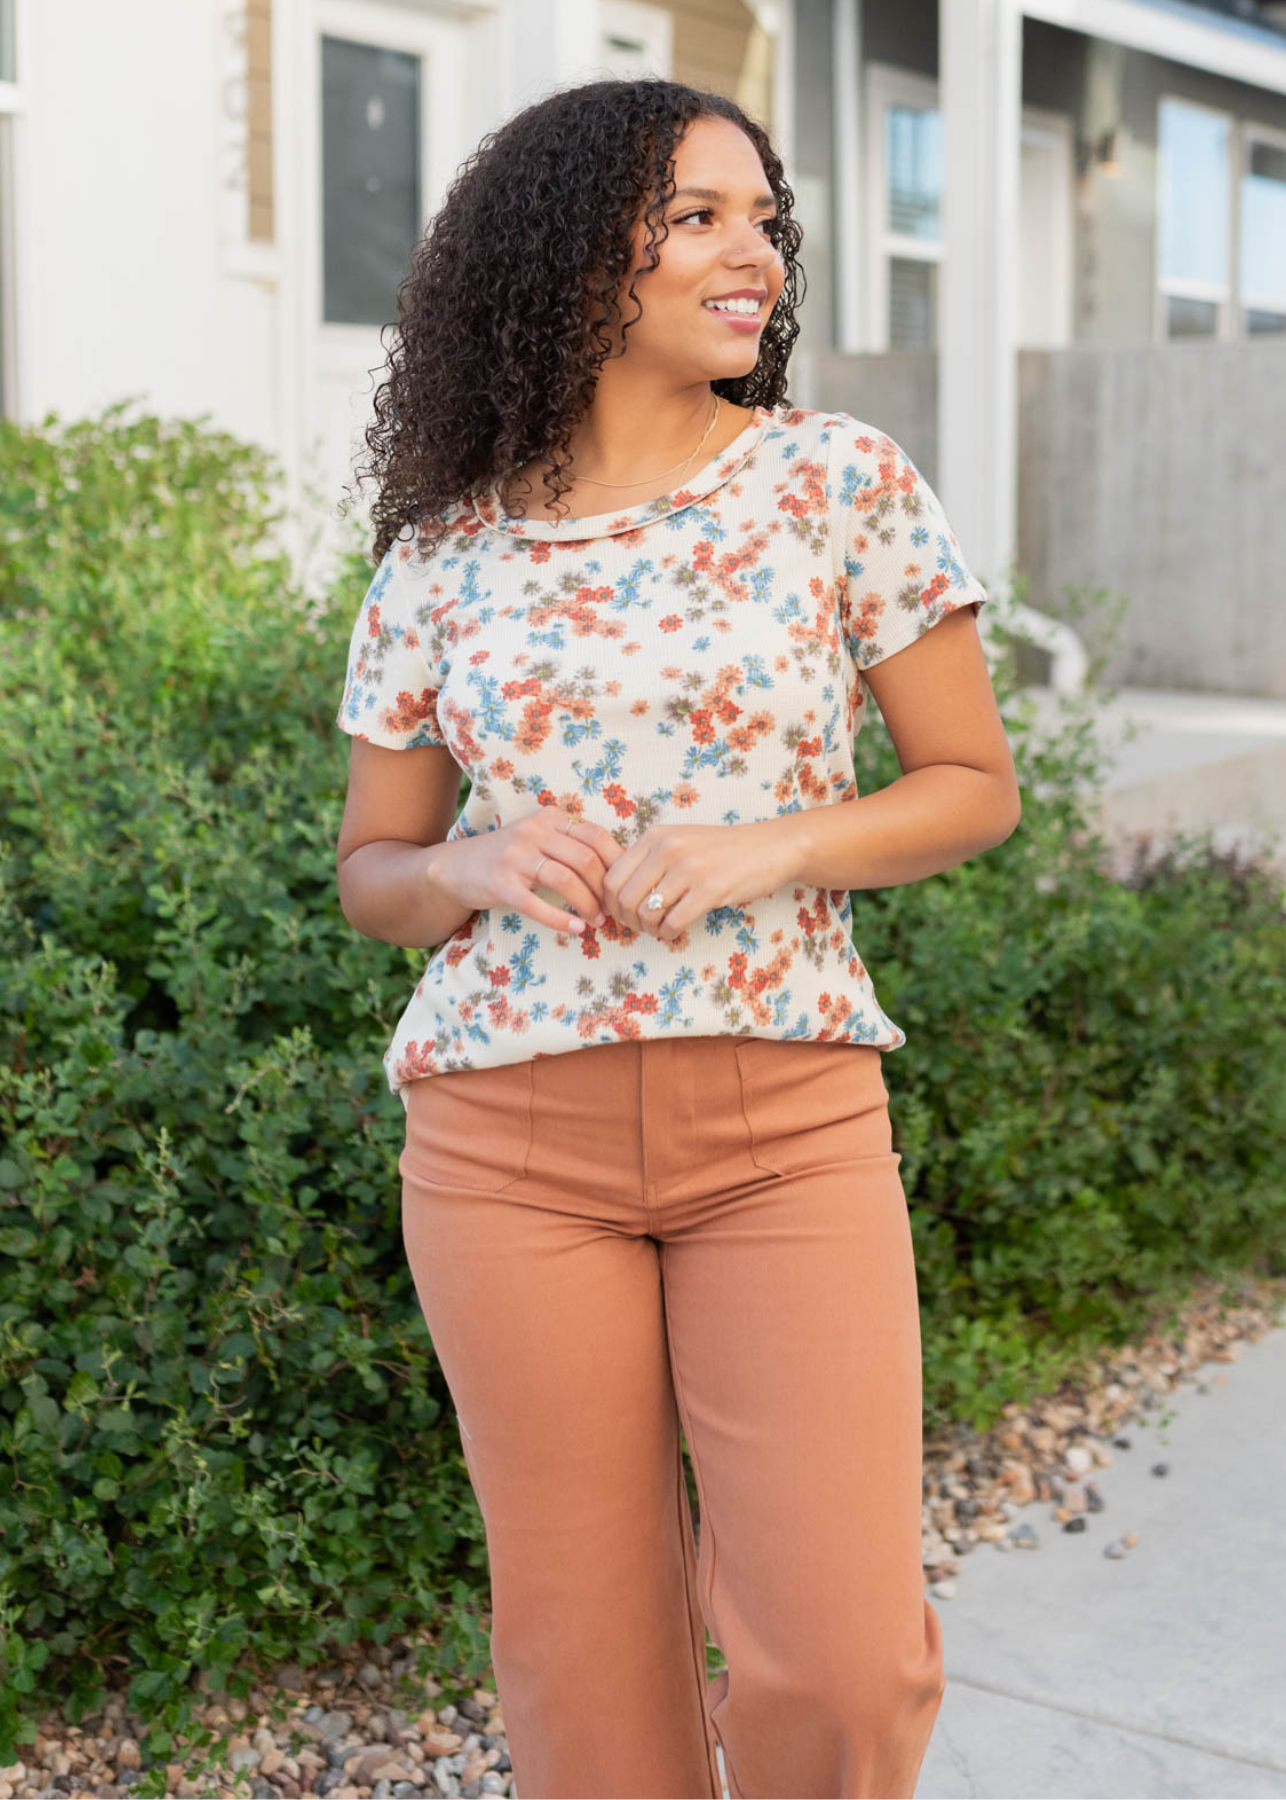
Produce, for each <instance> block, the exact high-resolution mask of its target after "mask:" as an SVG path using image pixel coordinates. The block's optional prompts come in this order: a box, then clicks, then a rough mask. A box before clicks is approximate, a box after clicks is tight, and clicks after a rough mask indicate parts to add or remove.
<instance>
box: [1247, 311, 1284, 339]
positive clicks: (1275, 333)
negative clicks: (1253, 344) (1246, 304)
mask: <svg viewBox="0 0 1286 1800" xmlns="http://www.w3.org/2000/svg"><path fill="white" fill-rule="evenodd" d="M1244 317H1245V333H1246V336H1247V337H1283V336H1286V313H1270V312H1255V311H1253V310H1252V311H1249V312H1247V313H1246V314H1245V315H1244Z"/></svg>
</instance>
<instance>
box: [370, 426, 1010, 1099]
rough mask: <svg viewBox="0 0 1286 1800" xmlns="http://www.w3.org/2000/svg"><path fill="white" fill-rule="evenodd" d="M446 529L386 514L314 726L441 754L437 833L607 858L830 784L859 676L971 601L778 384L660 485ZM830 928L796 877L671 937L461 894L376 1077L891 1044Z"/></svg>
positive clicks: (847, 783)
mask: <svg viewBox="0 0 1286 1800" xmlns="http://www.w3.org/2000/svg"><path fill="white" fill-rule="evenodd" d="M450 524H451V529H450V531H449V533H448V535H447V536H446V537H445V538H444V539H443V540H442V542H441V543H440V544H439V545H438V547H437V549H436V550H435V551H432V552H430V553H429V554H428V555H427V556H426V555H425V553H424V552H423V550H422V549H421V547H420V545H419V543H418V540H417V534H416V532H415V529H414V527H413V526H412V525H408V526H406V527H404V528H403V531H402V532H401V533H400V535H399V537H398V538H397V539H396V540H395V541H394V543H393V544H392V545H391V547H390V549H389V551H388V554H387V555H386V556H385V557H384V560H383V561H382V563H381V564H380V567H379V569H378V570H377V571H376V573H375V576H374V579H373V580H372V582H371V585H370V588H369V589H368V591H367V593H366V595H365V597H364V599H363V601H362V605H361V608H360V610H359V612H358V615H357V619H356V622H355V624H354V627H353V633H352V641H351V644H350V647H349V657H348V675H347V682H346V685H345V688H344V695H343V700H342V703H341V705H340V708H339V714H338V718H337V720H336V723H337V724H338V725H339V727H340V728H341V730H343V731H347V732H349V733H351V734H352V735H353V736H354V737H358V738H364V739H366V740H368V741H369V742H370V743H373V744H384V745H387V746H389V747H390V748H392V749H412V748H415V747H416V746H418V745H423V744H436V745H444V746H445V747H446V748H447V749H448V750H449V751H450V752H451V755H452V756H453V758H454V759H455V761H456V762H457V763H458V764H459V765H460V767H461V768H462V769H463V770H465V771H466V772H467V774H468V776H469V781H470V788H469V795H468V798H467V800H466V802H465V804H464V806H463V808H462V809H461V812H460V815H459V817H458V818H457V819H456V820H455V822H454V823H453V824H452V826H451V828H450V830H449V831H448V833H447V838H448V841H449V840H451V839H456V838H462V837H473V836H476V835H477V834H478V833H480V832H485V831H493V830H495V829H497V828H498V827H500V826H503V825H508V824H510V823H511V822H513V821H514V820H517V819H521V818H524V817H525V816H526V815H527V814H529V813H530V812H531V811H532V809H533V808H534V807H537V806H558V807H561V808H563V809H564V810H565V811H566V812H568V813H571V814H572V815H574V816H575V817H577V818H584V819H590V820H594V821H596V822H597V823H599V824H601V825H604V826H605V827H606V828H607V829H608V830H609V831H610V832H611V834H612V836H613V837H614V838H615V839H616V841H617V842H618V843H619V844H621V845H622V846H623V847H625V846H628V845H630V844H631V843H633V842H634V841H635V839H636V838H637V837H639V836H640V835H641V834H642V833H643V832H644V831H645V830H646V829H647V828H648V827H649V826H652V825H654V824H658V823H662V822H666V821H681V822H685V823H700V824H709V825H736V824H739V823H741V822H743V821H747V820H758V819H765V818H772V817H775V816H777V815H779V814H781V813H788V812H795V811H798V810H799V809H800V808H802V807H808V806H825V805H829V804H831V803H832V802H835V801H848V800H855V799H856V798H857V784H856V779H855V775H854V766H853V741H854V738H855V736H856V734H857V732H858V730H859V729H860V728H861V724H862V719H863V716H864V712H865V698H866V696H865V693H864V691H863V686H864V684H863V682H862V680H861V674H862V671H863V670H866V669H869V668H871V667H872V666H873V665H874V664H875V663H878V662H882V661H883V660H884V658H885V657H886V656H892V655H894V654H895V653H896V652H897V651H899V650H902V649H904V648H905V647H906V646H907V645H908V644H911V643H913V642H914V641H915V639H916V638H917V637H920V636H921V635H922V634H923V633H924V632H926V631H928V630H930V629H931V628H932V627H933V626H934V625H936V624H937V623H938V621H939V620H940V619H943V618H945V617H946V616H947V614H948V613H950V612H955V611H956V610H957V609H958V608H960V607H962V606H973V607H974V608H975V611H976V610H977V609H978V608H979V607H980V605H981V603H982V602H984V601H985V600H986V599H987V594H986V590H985V589H984V588H983V587H982V585H981V584H980V583H979V582H978V581H977V580H976V579H975V578H974V577H973V576H972V575H971V574H970V573H969V571H968V569H967V568H966V567H965V566H964V564H963V562H962V561H961V557H960V551H959V546H958V545H957V543H956V539H955V536H954V534H953V533H952V530H951V527H950V525H949V524H948V523H947V520H946V518H945V516H944V514H943V511H942V507H941V505H940V503H939V501H938V499H937V496H936V495H935V494H934V493H933V491H932V489H931V488H930V487H929V484H928V483H927V482H926V481H925V480H924V477H923V476H922V475H921V474H920V473H919V471H918V470H917V469H916V467H915V465H914V464H913V463H912V462H911V460H910V458H909V457H908V456H907V455H906V453H905V452H904V451H903V450H902V449H900V448H899V446H898V445H897V444H896V443H894V441H893V439H892V438H890V437H889V436H888V435H887V434H886V433H885V432H882V431H879V430H877V429H876V428H875V427H874V426H871V425H865V424H863V423H861V421H860V420H857V419H854V418H852V417H851V416H850V415H849V414H848V413H844V412H819V411H814V410H810V409H807V408H801V407H795V406H791V405H790V404H789V403H787V402H785V401H782V402H780V403H779V404H778V405H777V406H775V407H764V406H760V407H756V408H755V409H754V412H753V414H752V416H751V418H750V419H749V420H748V421H747V424H746V427H745V429H744V431H742V433H741V435H740V436H739V437H737V438H735V439H734V440H733V442H732V443H731V444H729V445H728V447H727V448H726V449H725V450H724V451H722V452H721V453H720V454H719V455H718V456H716V457H714V458H713V459H712V460H711V461H710V462H708V463H707V464H706V465H705V466H704V467H703V468H702V469H700V470H699V471H698V473H697V474H696V475H695V476H694V477H693V478H692V479H691V480H690V481H689V482H688V483H687V485H686V486H684V487H682V488H680V489H678V490H677V491H676V492H674V493H670V494H666V495H664V496H663V497H661V498H659V499H654V500H648V501H645V502H643V503H642V504H641V505H637V506H627V507H625V508H624V509H623V510H621V511H617V512H604V513H596V514H594V515H592V516H590V517H585V516H582V517H580V518H574V517H573V518H569V519H566V520H551V519H541V518H534V517H533V518H525V517H523V516H521V515H512V514H509V513H507V512H505V511H504V509H503V506H502V504H501V501H500V498H499V495H498V493H497V491H496V488H495V486H494V485H492V484H479V485H477V486H476V487H475V489H474V490H473V491H471V492H470V493H469V494H467V495H466V496H465V497H464V498H463V499H462V501H461V502H460V504H459V506H458V508H457V509H456V511H455V512H454V513H453V514H452V517H451V520H450ZM535 892H536V893H537V894H538V895H540V896H541V897H542V898H544V899H546V900H548V901H550V902H551V903H552V904H554V905H557V906H560V907H566V905H567V902H566V900H565V899H564V898H563V897H562V896H561V895H560V894H558V893H557V892H556V891H555V890H554V889H552V888H545V887H543V886H541V885H540V884H537V885H536V888H535ZM859 900H860V890H859ZM852 927H853V913H852V896H851V894H850V893H849V892H848V890H846V889H842V888H818V887H812V886H810V885H808V884H806V883H804V882H800V881H794V882H791V883H789V884H788V885H786V886H783V887H781V888H780V889H778V890H777V891H776V892H775V893H774V894H772V895H771V896H770V897H769V898H768V899H763V900H756V901H754V902H752V903H750V904H746V905H740V906H720V907H717V908H715V909H713V910H711V911H710V912H707V913H706V914H705V915H704V917H703V918H701V919H699V920H697V921H696V922H694V923H693V924H692V925H690V926H689V927H688V929H687V930H686V931H684V932H681V933H680V935H679V936H678V937H677V938H675V939H673V940H671V941H669V942H666V941H663V940H662V939H660V938H657V937H654V936H652V935H650V934H648V933H636V932H632V931H630V930H629V929H628V928H626V927H625V926H621V925H618V924H617V923H616V921H615V920H614V919H612V918H611V917H610V916H609V918H608V920H607V922H606V924H605V925H603V926H601V927H599V928H595V927H594V926H593V925H592V924H587V925H586V928H585V931H584V935H583V936H581V935H578V934H576V933H575V932H571V931H561V930H557V929H553V928H551V927H549V926H547V925H542V924H537V923H536V922H535V921H534V920H532V919H530V918H528V917H527V916H526V915H525V914H523V913H520V912H516V911H515V910H513V908H512V907H510V906H498V907H489V908H485V909H481V910H479V911H476V912H474V913H473V914H472V915H471V916H470V917H469V918H468V919H466V920H465V922H464V923H463V924H462V925H461V926H460V927H459V929H458V930H457V931H455V932H453V933H452V935H451V936H450V938H448V939H447V941H446V942H445V943H444V944H441V945H440V946H438V948H437V949H436V950H435V951H434V953H433V955H432V956H431V957H430V958H429V961H428V964H427V966H426V968H425V971H424V974H423V975H422V977H421V978H420V980H419V982H418V983H417V984H416V987H415V991H414V993H413V994H412V996H411V998H410V1000H409V1002H408V1004H407V1006H406V1008H405V1010H404V1011H403V1013H402V1016H401V1019H400V1020H399V1022H398V1025H397V1028H396V1030H395V1033H394V1036H393V1039H392V1041H391V1043H390V1044H389V1046H388V1048H387V1050H386V1051H385V1053H384V1057H383V1062H384V1069H385V1074H386V1076H387V1079H388V1084H389V1087H390V1088H391V1090H392V1091H393V1093H395V1094H398V1095H399V1096H400V1097H401V1099H402V1103H403V1105H404V1106H405V1105H406V1104H407V1102H408V1095H407V1094H406V1092H405V1090H406V1087H407V1084H408V1083H410V1082H412V1081H416V1080H418V1079H420V1078H421V1077H424V1076H430V1075H437V1074H439V1073H443V1072H445V1071H448V1070H456V1069H474V1068H481V1067H484V1066H487V1065H490V1064H499V1063H508V1062H518V1061H521V1060H523V1059H525V1058H527V1057H536V1056H556V1055H560V1054H561V1053H562V1052H564V1051H567V1050H577V1049H580V1048H581V1047H582V1046H585V1045H591V1044H606V1043H614V1042H616V1041H618V1040H620V1039H624V1038H656V1037H666V1036H669V1035H672V1034H703V1035H708V1034H724V1033H727V1034H734V1035H750V1036H755V1037H766V1038H782V1039H793V1038H802V1039H833V1040H839V1041H843V1042H847V1043H854V1044H874V1045H877V1046H878V1047H879V1048H881V1049H884V1050H894V1049H897V1048H898V1047H899V1046H900V1045H902V1044H904V1043H905V1042H906V1034H905V1033H904V1032H903V1031H902V1029H901V1027H900V1026H898V1025H896V1024H895V1023H894V1021H893V1020H892V1019H890V1018H889V1017H888V1015H887V1014H886V1013H885V1012H884V1011H883V1010H882V1008H881V1006H880V1004H879V1002H878V1000H877V999H876V996H875V990H874V988H873V986H872V983H871V978H870V975H869V974H868V972H867V970H866V968H865V966H864V965H863V963H862V959H861V956H860V954H859V953H858V950H857V949H856V947H855V946H854V943H853V936H852Z"/></svg>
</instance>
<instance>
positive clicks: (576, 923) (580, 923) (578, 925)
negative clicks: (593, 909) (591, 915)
mask: <svg viewBox="0 0 1286 1800" xmlns="http://www.w3.org/2000/svg"><path fill="white" fill-rule="evenodd" d="M569 923H570V927H571V929H572V930H573V931H584V929H585V921H584V919H575V918H574V919H572V920H570V921H569Z"/></svg>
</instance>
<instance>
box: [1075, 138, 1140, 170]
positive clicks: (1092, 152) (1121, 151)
mask: <svg viewBox="0 0 1286 1800" xmlns="http://www.w3.org/2000/svg"><path fill="white" fill-rule="evenodd" d="M1131 141H1132V140H1131V135H1130V132H1129V130H1128V129H1127V127H1126V126H1124V125H1113V126H1112V127H1111V128H1110V129H1109V130H1107V131H1101V132H1100V133H1099V135H1098V136H1097V137H1096V138H1094V139H1093V140H1088V139H1086V138H1081V139H1079V140H1078V142H1077V145H1076V163H1077V168H1078V170H1079V172H1080V173H1081V174H1082V175H1085V174H1087V173H1088V172H1089V171H1090V170H1093V171H1094V172H1095V173H1096V174H1098V175H1106V176H1108V177H1109V178H1110V179H1116V178H1117V177H1119V176H1120V175H1122V174H1123V173H1124V168H1123V163H1124V158H1125V152H1126V151H1127V150H1128V149H1129V146H1130V143H1131Z"/></svg>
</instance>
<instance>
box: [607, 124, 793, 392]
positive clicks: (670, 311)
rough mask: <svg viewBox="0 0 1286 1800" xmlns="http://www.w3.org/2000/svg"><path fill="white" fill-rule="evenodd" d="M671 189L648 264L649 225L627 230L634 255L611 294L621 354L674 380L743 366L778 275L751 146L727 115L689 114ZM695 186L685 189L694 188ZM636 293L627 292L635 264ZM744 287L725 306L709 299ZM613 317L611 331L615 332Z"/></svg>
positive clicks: (771, 204) (755, 351)
mask: <svg viewBox="0 0 1286 1800" xmlns="http://www.w3.org/2000/svg"><path fill="white" fill-rule="evenodd" d="M674 184H675V190H676V191H675V193H674V196H673V198H672V199H671V200H670V201H669V202H668V203H667V205H666V208H665V213H664V218H665V223H666V227H667V229H668V232H669V235H668V236H667V238H666V239H665V242H664V243H659V244H657V246H656V249H655V254H656V255H657V256H659V258H660V261H659V263H658V264H657V266H656V268H655V269H649V268H648V266H647V265H648V256H647V252H646V250H645V247H644V246H645V244H646V242H647V229H646V226H645V224H644V223H643V221H642V220H640V221H639V223H638V224H637V225H636V226H635V229H634V260H633V262H632V264H631V268H630V274H629V276H627V277H626V279H625V281H624V282H623V283H622V285H621V288H620V292H619V294H618V296H617V299H618V303H619V305H620V307H621V312H622V317H623V318H624V319H625V320H627V321H631V323H630V326H629V330H628V332H627V333H626V334H625V346H626V352H627V354H628V355H629V356H630V357H631V358H632V359H636V360H637V362H652V363H655V364H657V365H658V366H660V365H664V366H665V367H666V369H667V372H670V373H674V374H677V375H678V376H679V378H680V380H689V379H690V380H698V381H699V380H706V381H717V380H720V379H725V378H728V377H733V376H737V375H747V374H749V373H750V371H751V370H752V369H753V368H754V366H755V363H756V362H757V360H758V357H759V341H760V336H761V333H762V329H763V326H764V325H765V324H766V323H767V320H768V316H769V314H770V313H771V312H772V309H773V307H774V306H775V305H776V303H777V298H778V296H779V294H780V293H781V290H782V288H783V286H784V285H785V281H786V270H785V265H784V263H783V262H782V258H781V256H780V254H779V253H778V251H777V249H776V247H775V245H774V244H773V242H772V240H771V237H770V235H769V233H770V231H771V229H772V220H773V217H774V215H775V213H776V210H777V205H776V201H775V200H774V198H773V194H772V190H771V188H770V187H769V185H768V178H767V176H766V175H765V174H764V169H763V164H762V163H761V162H760V160H759V152H758V151H757V150H756V149H755V146H754V145H753V143H752V142H751V141H750V139H749V138H748V137H747V136H746V134H745V132H744V131H741V130H739V129H738V127H737V126H736V125H734V124H733V123H732V121H731V120H729V119H721V118H708V119H697V120H696V121H695V122H694V123H693V124H692V125H691V126H689V128H688V130H687V132H686V133H685V134H684V136H683V138H682V139H681V140H680V142H679V143H678V144H677V145H676V146H675V151H674ZM694 189H695V190H699V191H697V192H693V191H692V190H694ZM636 271H640V272H639V273H638V278H637V280H636V281H635V286H634V292H635V295H636V296H637V299H638V306H641V307H642V309H643V312H642V317H640V318H638V319H637V320H635V318H634V315H635V313H636V312H637V311H638V306H636V305H635V304H634V301H633V300H631V298H630V294H629V286H630V281H631V280H632V279H633V278H634V275H635V272H636ZM742 291H744V297H743V298H740V299H734V300H733V301H732V302H731V310H729V311H723V312H720V311H716V310H714V309H712V308H711V307H710V305H709V304H708V302H709V301H711V300H713V299H715V298H716V297H717V296H719V295H727V294H733V295H736V294H738V293H739V292H742ZM620 329H621V328H620V326H617V328H616V333H615V334H614V335H615V337H616V340H617V342H619V340H620Z"/></svg>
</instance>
